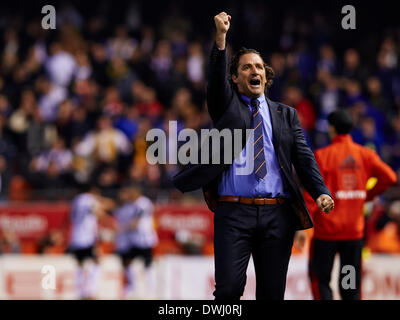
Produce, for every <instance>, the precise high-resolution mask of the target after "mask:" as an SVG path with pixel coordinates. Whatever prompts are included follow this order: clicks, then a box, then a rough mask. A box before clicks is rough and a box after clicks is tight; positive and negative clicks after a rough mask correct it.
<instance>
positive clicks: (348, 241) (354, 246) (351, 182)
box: [306, 110, 397, 300]
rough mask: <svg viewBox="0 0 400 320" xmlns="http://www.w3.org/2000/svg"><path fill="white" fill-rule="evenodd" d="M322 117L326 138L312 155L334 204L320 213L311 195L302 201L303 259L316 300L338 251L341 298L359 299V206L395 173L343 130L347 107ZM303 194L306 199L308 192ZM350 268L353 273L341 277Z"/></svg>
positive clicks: (323, 293)
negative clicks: (307, 218) (305, 211)
mask: <svg viewBox="0 0 400 320" xmlns="http://www.w3.org/2000/svg"><path fill="white" fill-rule="evenodd" d="M328 122H329V135H330V138H331V140H332V141H331V144H330V145H328V146H327V147H324V148H321V149H319V150H317V151H316V152H315V158H316V160H317V163H318V166H319V168H320V171H321V174H322V176H323V179H324V181H325V183H326V185H327V187H328V188H329V190H331V193H332V195H333V199H334V201H335V209H334V210H333V211H332V212H331V213H330V214H325V213H322V212H321V211H320V210H319V209H318V207H316V206H314V205H313V201H307V205H308V208H309V210H310V213H311V215H312V218H313V221H314V235H313V238H312V240H311V244H310V252H309V264H308V267H309V269H308V273H309V277H310V281H311V291H312V294H313V296H314V299H316V300H319V299H322V300H331V299H332V290H331V288H330V286H329V283H330V280H331V272H332V267H333V262H334V258H335V255H336V253H339V257H340V270H341V271H343V270H344V272H340V275H339V291H340V295H341V298H342V299H343V300H360V299H361V290H360V288H361V251H362V248H363V237H364V216H363V206H364V203H365V202H366V201H369V200H372V199H373V198H374V197H375V196H377V195H379V194H381V193H382V192H383V191H385V190H386V189H387V188H389V187H390V186H391V185H393V184H395V183H396V179H397V177H396V173H395V172H394V171H393V170H392V169H391V168H390V167H389V166H388V165H387V164H386V163H384V162H383V161H382V160H381V159H380V158H379V156H378V154H377V153H376V152H375V151H373V150H371V149H369V148H366V147H363V146H361V145H359V144H357V143H355V142H354V141H353V140H352V138H351V136H350V134H349V133H350V131H351V130H352V128H353V121H352V118H351V116H350V115H349V113H347V112H346V111H344V110H336V111H334V112H332V113H331V114H330V115H329V116H328ZM370 177H375V178H376V179H377V183H376V184H375V186H374V187H373V188H372V189H370V190H367V181H368V179H369V178H370ZM307 198H308V199H309V200H310V198H309V195H306V199H307ZM344 266H347V267H346V268H343V267H344ZM352 271H355V272H352ZM353 274H354V275H355V279H349V278H346V279H344V277H346V276H347V277H348V276H349V275H350V276H352V275H353ZM342 280H344V281H342ZM354 280H355V281H354Z"/></svg>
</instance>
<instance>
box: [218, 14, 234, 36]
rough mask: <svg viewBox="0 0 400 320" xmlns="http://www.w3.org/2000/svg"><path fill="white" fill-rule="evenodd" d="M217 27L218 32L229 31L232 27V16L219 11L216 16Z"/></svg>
mask: <svg viewBox="0 0 400 320" xmlns="http://www.w3.org/2000/svg"><path fill="white" fill-rule="evenodd" d="M214 21H215V27H216V28H217V34H218V33H227V32H228V30H229V27H230V21H231V16H230V15H228V14H227V13H226V12H221V13H218V14H217V15H216V16H215V17H214Z"/></svg>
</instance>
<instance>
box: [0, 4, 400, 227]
mask: <svg viewBox="0 0 400 320" xmlns="http://www.w3.org/2000/svg"><path fill="white" fill-rule="evenodd" d="M114 5H115V6H117V7H118V10H117V11H115V10H114V11H112V9H113V7H114ZM204 6H205V9H204V10H203V11H200V12H198V11H197V10H191V9H190V7H187V6H183V4H182V3H181V2H180V1H172V2H170V3H169V4H164V7H165V8H164V7H163V9H160V10H158V11H157V13H154V12H152V11H151V6H150V4H146V3H145V2H143V1H134V2H128V1H126V2H124V1H121V3H118V4H112V2H111V1H98V2H97V5H96V6H95V7H93V9H92V10H86V9H87V7H85V6H84V4H80V3H79V2H72V3H68V2H66V3H63V4H62V5H60V6H57V7H56V9H57V28H56V29H55V30H44V29H42V27H41V18H42V17H43V15H42V14H41V13H40V8H39V7H38V9H37V12H35V13H32V12H28V10H26V11H24V12H25V13H23V11H22V9H21V11H18V12H14V13H13V14H11V13H7V12H6V11H4V12H2V18H1V20H0V24H1V27H0V177H1V188H0V199H1V200H6V201H13V200H19V201H21V200H32V199H34V200H70V199H71V198H72V196H73V195H74V192H75V190H76V189H77V188H78V187H79V186H80V185H82V184H88V183H89V184H94V185H96V186H97V187H98V188H100V189H101V191H102V193H103V195H104V196H109V197H115V195H116V192H118V188H119V187H120V186H121V185H123V184H124V183H126V182H129V181H135V182H139V183H140V184H141V185H142V186H143V187H144V188H145V190H147V191H148V195H149V196H150V197H151V198H152V199H154V200H155V201H168V200H171V199H177V198H179V197H181V196H182V195H180V194H179V193H178V192H177V191H175V190H174V189H173V186H172V185H171V180H170V178H171V176H173V175H174V174H175V172H176V171H177V170H178V169H179V168H178V167H177V166H176V165H169V164H167V165H150V164H148V162H147V161H146V148H147V146H148V142H146V133H147V131H148V130H149V129H151V128H160V129H163V130H165V131H166V132H168V123H169V121H171V120H176V121H178V130H179V129H182V128H193V129H195V130H200V129H201V128H211V126H212V124H211V121H210V118H209V116H208V113H207V105H206V102H205V87H206V79H207V61H208V55H209V52H210V48H211V45H212V43H213V32H214V30H213V15H214V14H216V13H217V12H219V11H220V9H224V10H226V11H229V12H230V14H231V15H232V17H234V19H235V22H234V23H233V24H232V36H231V38H229V39H228V40H229V45H230V46H229V48H228V50H229V51H230V52H232V50H237V49H239V48H240V47H241V46H242V45H245V46H247V47H249V46H251V47H254V48H255V49H258V50H259V51H261V52H262V53H263V55H264V58H265V59H266V61H267V63H269V64H270V65H271V66H272V68H273V69H274V71H275V74H276V76H275V78H274V83H273V85H272V87H271V88H270V90H269V92H268V96H269V97H270V98H271V99H272V100H277V101H281V102H283V103H285V104H288V105H290V106H293V107H294V108H296V109H297V111H298V114H299V117H300V121H301V123H302V126H303V128H304V134H305V135H306V138H307V141H308V143H309V144H310V146H311V147H312V149H314V150H315V149H316V148H319V147H323V146H325V145H327V144H328V143H329V140H328V132H327V120H326V118H327V115H328V114H329V113H330V112H331V111H333V110H334V109H336V108H347V109H349V110H350V111H351V113H352V115H353V117H354V120H355V123H356V127H355V129H354V130H353V132H352V136H353V138H354V140H355V141H356V142H358V143H360V144H362V145H366V146H368V147H370V148H372V149H374V150H376V151H377V152H378V154H379V155H380V156H381V157H382V159H383V160H384V161H385V162H387V163H388V164H389V165H390V166H391V167H392V168H393V169H394V170H397V172H400V27H398V28H396V27H393V26H392V27H390V28H388V29H387V30H384V31H382V33H372V34H371V35H368V41H367V40H365V42H363V41H364V40H363V39H358V40H357V41H354V44H355V45H354V46H348V47H343V44H342V45H341V46H340V41H337V39H336V38H337V33H338V32H339V31H338V30H339V29H340V21H336V22H335V24H334V25H332V24H331V22H330V21H331V20H330V19H331V18H332V17H330V16H329V12H324V13H321V12H318V11H310V10H309V11H307V8H305V9H304V10H305V11H306V12H308V16H307V18H304V16H298V15H297V14H296V11H295V10H292V11H289V10H287V12H284V13H282V12H279V15H277V16H279V17H282V18H281V19H280V18H279V19H278V18H274V14H275V12H273V8H271V7H268V4H265V3H264V2H256V1H249V2H247V1H246V2H239V1H238V2H234V1H231V2H229V3H227V6H226V7H223V8H219V7H218V8H217V7H216V5H214V7H210V5H208V7H207V5H204ZM85 8H86V9H85ZM164 9H165V10H164ZM206 10H208V11H206ZM110 12H114V15H113V16H110V14H111V13H110ZM115 12H118V13H119V14H120V15H119V16H118V14H117V16H116V14H115ZM205 12H208V13H207V14H203V13H205ZM277 14H278V13H277ZM149 17H152V18H153V19H150V18H149ZM199 21H201V23H198V22H199ZM340 32H342V31H340ZM350 32H351V31H350ZM365 36H367V35H365ZM335 39H336V40H335ZM356 44H357V45H356ZM359 44H361V45H359ZM366 47H367V49H368V50H367V51H366V50H365V48H366ZM399 180H400V179H399ZM398 190H399V186H396V187H395V188H392V189H391V190H390V191H389V192H388V193H387V194H388V195H390V196H388V199H389V202H388V203H387V206H390V205H391V204H392V203H397V205H396V206H394V207H393V208H392V210H391V211H390V210H384V213H385V214H389V212H394V211H395V212H397V216H399V214H398V211H399V208H398V207H399V205H398V202H396V201H400V194H399V193H400V192H399V191H398ZM388 208H389V207H388ZM396 210H397V211H396ZM393 215H394V216H396V214H393ZM382 221H383V220H382V219H381V222H382ZM398 221H400V219H398ZM383 222H384V221H383ZM383 222H382V223H383ZM397 223H399V222H397Z"/></svg>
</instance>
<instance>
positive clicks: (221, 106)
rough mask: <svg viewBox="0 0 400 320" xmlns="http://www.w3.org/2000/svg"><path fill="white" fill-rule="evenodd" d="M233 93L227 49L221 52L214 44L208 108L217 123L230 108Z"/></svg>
mask: <svg viewBox="0 0 400 320" xmlns="http://www.w3.org/2000/svg"><path fill="white" fill-rule="evenodd" d="M232 97H233V91H232V89H231V87H230V84H229V82H228V78H227V53H226V49H224V50H220V49H219V48H218V47H217V45H216V44H215V43H214V46H213V48H212V50H211V57H210V62H209V65H208V81H207V106H208V112H209V114H210V117H211V119H212V120H213V122H214V123H216V122H217V121H218V120H219V119H220V117H221V116H222V114H223V113H224V112H225V111H226V109H227V108H228V105H229V103H230V101H231V100H232Z"/></svg>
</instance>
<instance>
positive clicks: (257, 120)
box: [250, 99, 267, 179]
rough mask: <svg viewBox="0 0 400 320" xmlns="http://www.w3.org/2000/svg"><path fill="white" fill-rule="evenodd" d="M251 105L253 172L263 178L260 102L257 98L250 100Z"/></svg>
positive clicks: (264, 167) (263, 161)
mask: <svg viewBox="0 0 400 320" xmlns="http://www.w3.org/2000/svg"><path fill="white" fill-rule="evenodd" d="M250 104H251V107H252V124H253V125H252V128H253V129H254V174H255V175H256V177H258V178H259V179H263V178H264V177H265V176H266V174H267V166H266V165H265V156H264V138H263V125H262V123H263V119H262V116H261V114H260V109H259V106H260V102H259V101H258V100H257V99H252V100H251V101H250Z"/></svg>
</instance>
